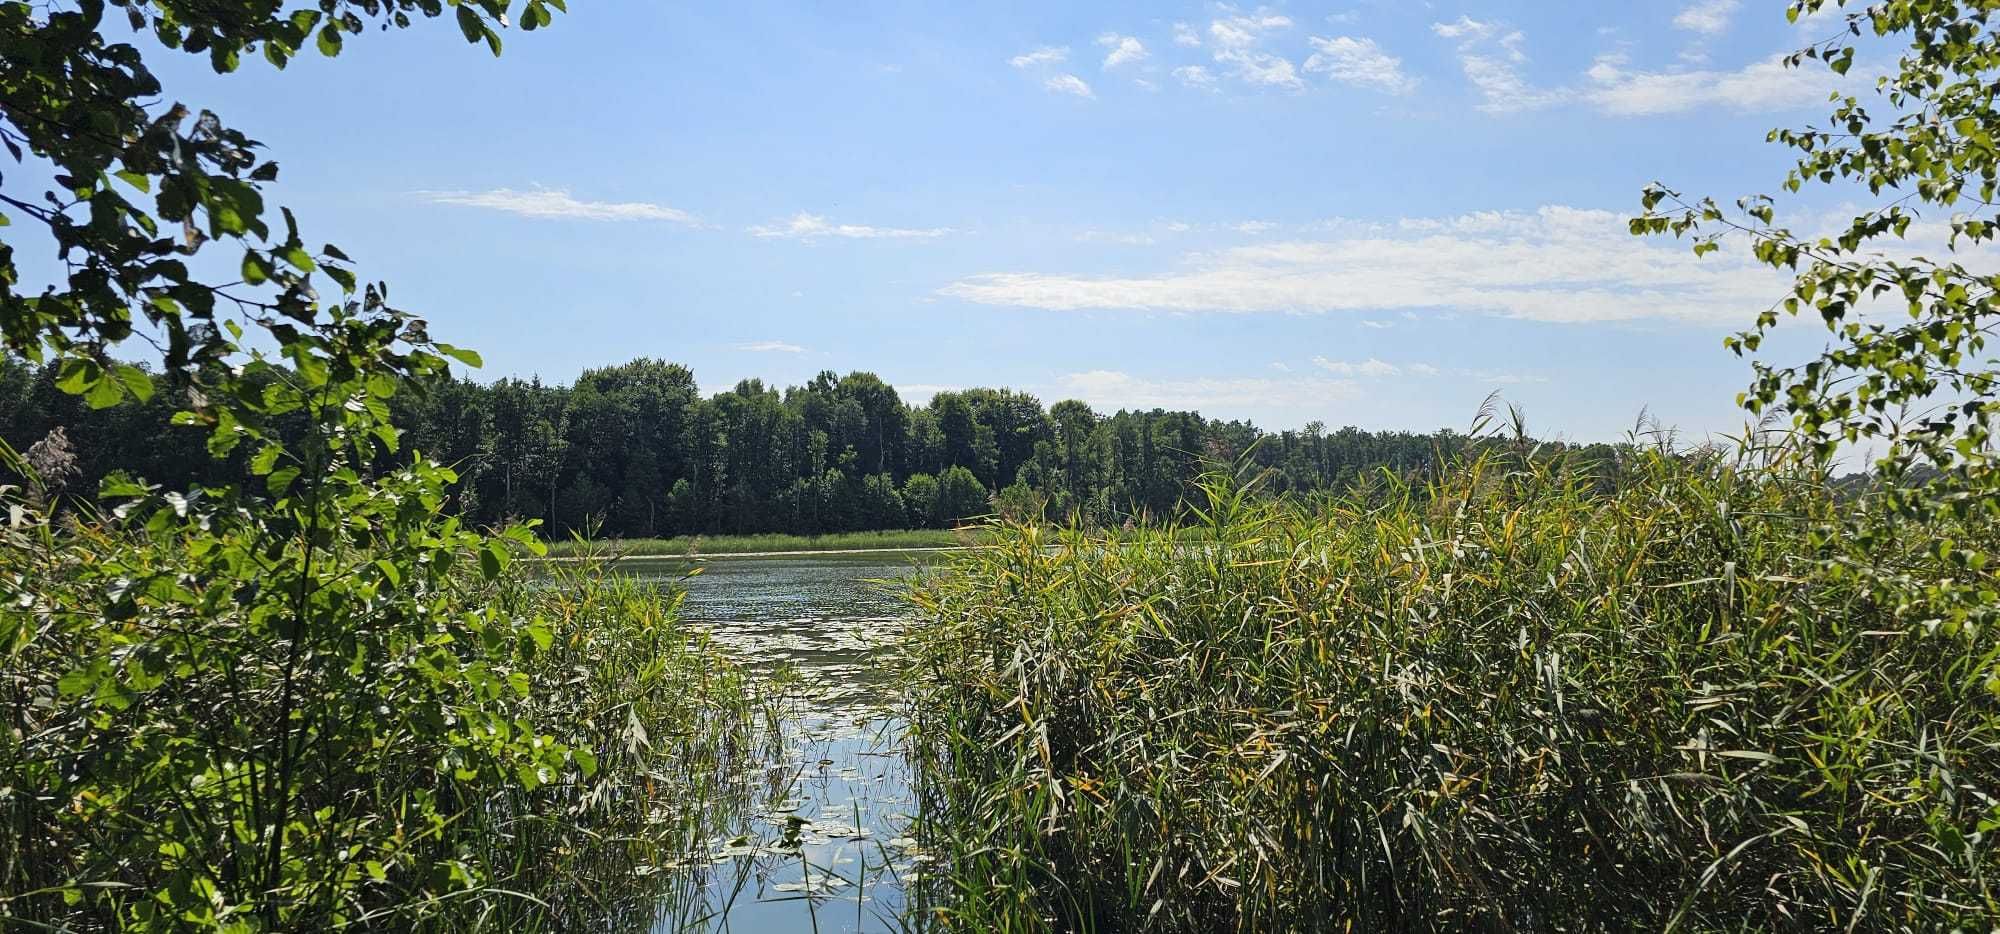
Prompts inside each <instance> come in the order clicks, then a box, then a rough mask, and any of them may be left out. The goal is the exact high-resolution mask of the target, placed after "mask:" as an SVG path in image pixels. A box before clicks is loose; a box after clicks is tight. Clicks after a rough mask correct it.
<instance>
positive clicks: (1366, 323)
mask: <svg viewBox="0 0 2000 934" xmlns="http://www.w3.org/2000/svg"><path fill="white" fill-rule="evenodd" d="M1361 326H1362V327H1366V328H1374V329H1375V330H1377V331H1386V330H1389V329H1390V328H1393V327H1395V326H1396V322H1394V321H1376V320H1374V319H1372V318H1367V319H1363V320H1362V322H1361Z"/></svg>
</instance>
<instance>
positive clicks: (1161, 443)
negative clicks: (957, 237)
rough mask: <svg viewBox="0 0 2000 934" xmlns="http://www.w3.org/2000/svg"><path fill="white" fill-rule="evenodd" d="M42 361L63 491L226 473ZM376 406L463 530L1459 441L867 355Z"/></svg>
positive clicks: (20, 420)
mask: <svg viewBox="0 0 2000 934" xmlns="http://www.w3.org/2000/svg"><path fill="white" fill-rule="evenodd" d="M59 377H60V374H59V372H58V370H57V368H55V367H40V368H37V367H33V366H29V365H26V364H23V363H20V362H18V361H7V362H4V363H0V440H4V441H5V442H6V443H8V444H10V445H12V446H13V447H14V449H15V450H19V451H26V450H29V449H30V448H31V447H33V446H34V445H36V444H37V443H40V442H41V441H42V440H43V439H45V438H47V437H49V435H50V433H51V432H53V431H56V430H58V429H60V430H61V431H62V434H63V437H64V439H65V441H66V443H67V445H68V448H69V451H70V456H71V457H72V458H73V459H74V469H75V473H74V475H73V477H71V478H70V480H69V481H68V486H69V490H70V492H72V493H85V494H87V493H89V492H91V491H94V490H96V489H97V487H98V485H99V484H100V483H101V482H102V480H103V479H104V478H105V477H106V476H109V475H111V474H112V473H114V472H119V471H122V472H125V473H129V474H133V475H135V476H138V477H141V478H143V479H145V480H148V481H151V482H156V483H166V484H168V485H170V486H179V485H183V484H185V483H187V482H189V481H195V480H209V481H215V482H223V481H227V480H230V479H235V478H238V477H240V476H241V475H242V474H241V471H242V468H243V464H241V463H240V462H238V463H233V464H232V463H226V462H225V463H221V464H218V463H217V462H215V461H213V460H212V459H211V458H210V457H209V456H208V453H207V450H206V447H205V445H204V440H203V438H202V437H201V436H200V434H199V433H198V432H192V431H185V430H179V429H176V428H175V427H174V426H172V425H171V424H170V423H171V421H172V415H173V412H174V411H175V409H176V406H177V403H176V402H175V401H174V394H173V391H172V389H171V387H168V386H166V385H164V382H162V385H161V386H160V387H159V390H158V391H157V392H155V393H154V394H153V396H152V398H151V399H150V400H149V401H148V402H147V403H145V404H143V405H128V406H120V407H114V408H107V409H93V408H91V407H90V406H89V405H88V404H86V403H85V402H84V401H83V400H81V399H79V398H77V397H76V396H74V395H72V394H69V393H66V392H64V391H63V390H62V388H61V387H60V386H59V385H58V383H59V382H60V378H59ZM390 406H391V410H392V411H393V412H394V416H395V423H396V424H397V425H398V426H400V427H401V428H402V431H403V432H404V436H405V443H406V445H407V446H408V447H409V448H411V449H414V450H416V451H419V452H422V453H423V454H424V455H425V456H427V457H431V458H434V459H436V460H437V461H439V462H440V463H443V464H446V465H449V466H451V467H452V468H453V469H454V470H455V471H456V472H457V473H458V476H459V486H458V487H457V489H456V491H455V492H454V493H453V495H452V498H451V502H450V508H451V509H452V510H453V511H454V513H455V514H457V515H460V516H463V517H464V518H466V519H467V520H470V521H472V522H474V523H476V524H478V525H481V526H497V525H501V524H503V523H505V522H507V521H508V520H511V519H540V520H542V522H543V525H542V529H543V531H544V533H545V534H548V535H550V536H552V537H555V538H558V539H564V538H567V537H569V535H570V534H571V533H572V532H576V533H589V534H590V535H592V536H602V537H609V538H655V537H669V536H675V535H690V534H756V533H767V532H779V533H789V534H795V535H817V534H827V533H836V532H855V531H872V530H878V529H903V528H935V527H943V526H947V525H949V524H952V523H954V522H959V521H962V520H965V519H969V518H972V517H977V516H983V515H989V514H995V513H1004V514H1007V515H1009V516H1014V517H1022V516H1027V515H1034V516H1037V517H1041V518H1045V519H1049V520H1062V519H1066V518H1069V517H1070V516H1072V515H1075V516H1076V517H1078V518H1080V519H1081V520H1083V521H1084V522H1085V523H1087V524H1091V525H1099V526H1102V525H1115V524H1120V523H1123V522H1125V521H1127V520H1137V519H1142V518H1144V517H1147V516H1155V517H1163V518H1164V517H1169V516H1171V515H1172V514H1174V513H1175V512H1176V510H1178V509H1179V508H1180V506H1181V503H1182V500H1183V498H1184V497H1185V496H1186V494H1187V493H1188V491H1189V490H1190V488H1191V487H1190V484H1192V483H1193V481H1194V480H1195V479H1196V478H1198V477H1199V476H1200V475H1201V473H1202V472H1203V471H1204V470H1207V469H1209V468H1211V467H1213V466H1215V465H1218V464H1223V465H1228V464H1234V463H1236V462H1237V460H1238V459H1239V458H1243V459H1244V460H1245V461H1246V462H1247V463H1251V464H1254V465H1256V467H1257V468H1258V469H1260V470H1268V471H1269V472H1270V473H1271V475H1272V476H1271V479H1270V481H1269V485H1268V487H1267V489H1269V490H1270V491H1271V492H1273V493H1278V494H1286V493H1290V494H1312V493H1319V492H1329V491H1337V490H1344V489H1346V488H1347V487H1349V486H1351V485H1352V484H1353V483H1354V482H1356V481H1357V480H1359V479H1362V478H1363V477H1365V476H1368V475H1371V474H1373V473H1375V472H1376V471H1378V470H1387V471H1389V472H1390V473H1391V474H1394V475H1398V476H1411V475H1417V474H1420V473H1421V472H1423V471H1425V470H1426V469H1433V468H1435V466H1436V465H1437V464H1438V463H1440V462H1442V461H1448V460H1450V459H1452V458H1454V457H1456V456H1458V455H1460V454H1461V453H1463V452H1464V450H1465V448H1466V447H1467V445H1468V443H1469V439H1468V438H1467V436H1466V435H1465V434H1463V433H1460V432H1455V431H1451V430H1441V431H1437V432H1435V433H1428V434H1426V433H1417V432H1408V431H1383V432H1370V431H1363V430H1360V429H1357V428H1354V427H1351V426H1350V427H1344V428H1340V429H1337V430H1328V429H1327V428H1326V427H1325V426H1324V425H1321V424H1319V423H1313V424H1309V425H1306V426H1304V428H1302V429H1297V430H1291V429H1287V430H1282V431H1266V430H1263V429H1260V428H1258V427H1257V426H1255V425H1252V424H1250V423H1248V422H1244V421H1224V420H1221V419H1211V418H1205V417H1203V416H1202V415H1201V414H1200V413H1198V412H1169V411H1164V410H1160V409H1154V410H1150V411H1126V410H1120V411H1117V412H1114V413H1110V414H1105V413H1100V412H1097V411H1095V410H1093V409H1092V408H1091V407H1090V406H1089V405H1088V404H1086V403H1083V402H1080V401H1077V400H1074V399H1071V400H1064V401H1060V402H1057V403H1055V404H1054V405H1051V406H1046V407H1044V406H1043V404H1042V403H1041V401H1040V400H1038V399H1036V398H1035V397H1034V396H1032V395H1029V394H1026V393H1022V392H1017V391H1014V390H1009V389H966V390H961V391H952V392H940V393H937V394H936V395H935V396H933V397H932V398H931V399H930V400H929V402H928V403H927V404H924V405H911V404H908V403H906V402H904V401H903V399H902V398H901V397H900V396H899V395H898V393H897V392H896V389H895V387H894V386H891V385H889V384H888V383H886V382H884V381H882V380H881V379H880V378H878V377H877V376H875V375H874V374H872V373H867V372H853V373H849V374H847V375H845V376H840V375H837V374H835V373H832V372H824V373H821V374H819V375H818V376H816V377H814V378H813V379H812V380H811V381H810V382H808V383H807V384H806V385H804V386H793V387H788V388H786V389H784V390H782V391H781V390H779V389H778V388H776V387H775V386H770V385H767V384H765V383H764V382H762V381H760V380H745V381H742V382H739V383H737V384H736V385H735V386H734V387H733V388H731V389H729V390H727V391H725V392H720V393H716V394H714V395H711V396H706V397H704V396H703V395H702V394H701V393H700V391H699V389H698V388H697V384H696V381H695V376H694V373H693V372H691V371H690V370H689V369H688V368H686V367H683V366H679V365H677V364H673V363H667V362H663V361H659V360H653V359H645V358H642V359H638V360H633V361H631V362H629V363H626V364H623V365H619V366H612V367H603V368H599V369H592V370H587V371H585V372H584V373H583V374H582V375H581V376H579V377H578V378H577V379H576V381H575V382H573V383H570V384H568V385H560V384H547V383H543V382H541V381H540V380H518V379H501V380H497V381H494V382H491V383H479V382H475V381H473V380H469V379H465V378H444V379H441V380H440V381H438V382H437V383H436V384H435V385H432V386H428V387H425V388H424V390H423V391H422V392H411V393H403V394H399V395H397V396H395V397H394V398H392V399H391V400H390ZM299 428H300V426H298V425H293V426H292V427H291V430H293V431H297V430H299ZM1555 447H1556V448H1561V447H1562V446H1560V445H1557V446H1555ZM1579 453H1581V454H1582V455H1583V456H1586V457H1590V458H1594V459H1598V460H1606V459H1608V458H1609V457H1610V456H1611V455H1612V453H1613V449H1612V447H1611V446H1609V445H1593V446H1586V447H1585V448H1584V449H1583V450H1582V451H1581V452H1579ZM239 460H240V459H239ZM392 462H393V459H390V460H388V461H385V462H384V465H385V466H386V465H387V464H388V463H392Z"/></svg>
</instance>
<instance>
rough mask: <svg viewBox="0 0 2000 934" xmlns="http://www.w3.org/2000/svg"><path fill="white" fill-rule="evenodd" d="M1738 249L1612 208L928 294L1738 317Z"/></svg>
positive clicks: (1762, 291)
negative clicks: (1698, 251)
mask: <svg viewBox="0 0 2000 934" xmlns="http://www.w3.org/2000/svg"><path fill="white" fill-rule="evenodd" d="M1784 285H1785V283H1784V280H1783V279H1782V278H1781V277H1779V276H1778V275H1777V274H1776V273H1773V272H1772V271H1771V270H1769V269H1768V268H1765V267H1763V266H1761V265H1759V264H1758V263H1757V262H1756V261H1755V259H1754V258H1752V257H1750V256H1748V255H1747V254H1738V253H1732V252H1730V251H1725V252H1724V253H1720V254H1715V255H1712V256H1709V257H1707V258H1705V259H1700V258H1696V257H1695V256H1693V255H1692V254H1691V252H1690V251H1689V250H1688V248H1687V245H1686V244H1685V243H1664V242H1659V241H1655V240H1649V239H1640V238H1636V237H1632V236H1630V234H1629V233H1628V231H1627V230H1626V214H1625V213H1622V212H1616V211H1595V210H1582V209H1577V208H1569V207H1546V208H1543V209H1541V210H1539V211H1535V212H1505V213H1499V212H1488V213H1479V214H1468V215H1463V216H1458V217H1447V218H1436V219H1432V218H1410V219H1406V220H1403V221H1399V222H1395V223H1389V224H1379V225H1378V224H1366V225H1364V224H1355V225H1351V226H1350V227H1349V228H1348V229H1345V230H1343V231H1341V232H1340V235H1338V236H1336V237H1334V238H1333V239H1324V240H1289V241H1280V242H1273V243H1264V244H1255V245H1246V246H1239V247H1233V248H1229V249H1223V250H1218V251H1212V252H1202V253H1192V254H1189V255H1187V256H1186V257H1185V258H1184V259H1183V261H1182V262H1181V264H1180V265H1179V268H1173V269H1168V270H1163V271H1160V272H1156V273H1151V274H1142V275H1129V276H1090V275H1079V274H1073V273H1065V272H1001V273H992V274H987V275H980V276H973V277H970V278H966V279H962V280H960V281H958V282H955V283H952V284H950V285H948V286H946V287H945V288H943V289H942V290H940V291H941V293H942V294H944V295H946V296H950V297H955V298H959V299H964V300H966V301H972V302H978V303H981V304H989V305H1004V306H1015V307H1025V308H1042V309H1051V310H1061V311H1085V310H1113V309H1124V310H1138V311H1170V312H1220V313H1239V314H1255V313H1280V314H1283V313H1327V312H1369V313H1380V312H1384V311H1403V310H1426V311H1428V312H1431V313H1439V312H1465V313H1474V314H1486V315H1495V316H1501V317H1511V318H1524V319H1532V320H1537V321H1552V322H1574V323H1589V322H1608V321H1626V320H1635V319H1668V320H1678V321H1690V322H1700V323H1703V324H1715V323H1722V322H1735V321H1742V320H1745V316H1746V315H1751V314H1754V313H1755V312H1756V311H1758V310H1761V309H1763V308H1767V307H1769V306H1770V304H1771V302H1772V301H1773V300H1774V299H1775V298H1777V297H1779V296H1781V295H1782V294H1783V292H1784Z"/></svg>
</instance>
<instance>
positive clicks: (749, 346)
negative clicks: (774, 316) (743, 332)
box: [730, 341, 806, 353]
mask: <svg viewBox="0 0 2000 934" xmlns="http://www.w3.org/2000/svg"><path fill="white" fill-rule="evenodd" d="M730 349H732V350H743V351H748V352H750V353H805V352H806V349H805V348H804V347H800V346H799V345H797V344H788V343H785V342H784V341H746V342H744V343H741V344H732V345H730Z"/></svg>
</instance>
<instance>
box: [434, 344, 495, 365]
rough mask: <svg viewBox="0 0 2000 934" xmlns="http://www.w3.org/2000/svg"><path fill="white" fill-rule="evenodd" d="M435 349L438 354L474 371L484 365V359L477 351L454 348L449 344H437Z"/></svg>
mask: <svg viewBox="0 0 2000 934" xmlns="http://www.w3.org/2000/svg"><path fill="white" fill-rule="evenodd" d="M437 349H438V353H441V354H444V355H445V356H447V357H450V358H452V359H453V360H457V361H458V362H460V363H463V364H465V365H466V366H469V367H473V368H475V369H476V368H478V367H483V366H485V365H486V361H485V359H484V358H482V357H480V356H479V353H478V352H477V351H473V350H468V349H466V348H464V347H454V346H452V345H450V344H439V345H437Z"/></svg>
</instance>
